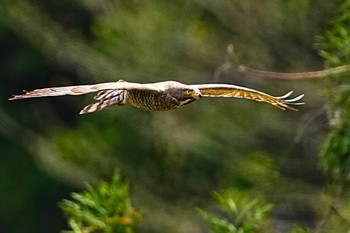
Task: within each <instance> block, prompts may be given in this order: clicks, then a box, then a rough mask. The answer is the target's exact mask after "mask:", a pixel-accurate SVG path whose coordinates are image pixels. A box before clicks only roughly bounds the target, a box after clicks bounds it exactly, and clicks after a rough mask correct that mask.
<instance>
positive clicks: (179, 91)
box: [169, 87, 202, 107]
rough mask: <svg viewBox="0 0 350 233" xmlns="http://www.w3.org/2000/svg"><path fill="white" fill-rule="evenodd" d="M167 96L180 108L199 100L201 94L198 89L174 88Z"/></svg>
mask: <svg viewBox="0 0 350 233" xmlns="http://www.w3.org/2000/svg"><path fill="white" fill-rule="evenodd" d="M169 94H170V95H171V96H172V97H173V98H175V99H177V100H178V101H179V102H180V105H179V107H180V106H183V105H186V104H189V103H191V102H193V101H195V100H198V99H200V98H201V96H202V94H201V92H200V91H199V89H198V88H187V87H186V88H174V89H171V90H169Z"/></svg>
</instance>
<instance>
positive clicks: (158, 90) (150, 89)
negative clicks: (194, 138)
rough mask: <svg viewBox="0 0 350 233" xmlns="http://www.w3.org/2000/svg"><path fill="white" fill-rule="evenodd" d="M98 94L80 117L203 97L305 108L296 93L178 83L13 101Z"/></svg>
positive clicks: (91, 88)
mask: <svg viewBox="0 0 350 233" xmlns="http://www.w3.org/2000/svg"><path fill="white" fill-rule="evenodd" d="M97 91H99V92H98V94H97V95H96V96H95V99H96V100H97V101H98V102H96V103H93V104H90V105H88V106H86V107H85V108H84V109H83V110H81V112H80V114H85V113H90V112H96V111H100V110H102V109H105V108H107V107H110V106H114V105H118V106H122V105H128V104H129V105H132V106H134V107H137V108H140V109H143V110H150V111H166V110H171V109H175V108H179V107H181V106H183V105H185V104H188V103H191V102H193V101H195V100H197V99H200V98H201V97H234V98H244V99H251V100H255V101H261V102H267V103H269V104H272V105H274V106H275V107H278V108H280V109H283V110H286V109H291V110H296V109H295V108H293V107H292V106H291V105H302V104H304V103H300V102H298V101H299V100H300V99H302V98H303V96H304V95H299V96H297V97H295V98H293V99H287V98H288V97H289V96H290V95H291V94H292V93H293V92H292V91H291V92H288V93H287V94H285V95H284V96H280V97H274V96H271V95H268V94H266V93H263V92H259V91H256V90H254V89H249V88H245V87H240V86H236V85H229V84H198V85H186V84H183V83H179V82H175V81H165V82H157V83H145V84H140V83H129V82H125V81H123V80H119V81H118V82H109V83H100V84H94V85H79V86H66V87H49V88H43V89H36V90H34V91H29V92H26V93H25V94H22V95H14V97H13V98H11V99H10V100H18V99H26V98H35V97H45V96H62V95H83V94H87V93H90V92H97ZM296 111H297V110H296Z"/></svg>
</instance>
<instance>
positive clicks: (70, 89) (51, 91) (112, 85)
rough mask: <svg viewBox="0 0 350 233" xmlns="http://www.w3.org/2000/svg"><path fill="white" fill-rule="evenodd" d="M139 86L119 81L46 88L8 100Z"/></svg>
mask: <svg viewBox="0 0 350 233" xmlns="http://www.w3.org/2000/svg"><path fill="white" fill-rule="evenodd" d="M140 85H141V84H138V83H129V82H125V81H123V80H120V81H118V82H108V83H99V84H92V85H78V86H65V87H48V88H42V89H35V90H33V91H24V92H25V93H24V94H22V95H14V96H13V97H12V98H10V100H19V99H27V98H36V97H48V96H62V95H84V94H87V93H91V92H97V91H101V90H110V89H130V88H139V86H140Z"/></svg>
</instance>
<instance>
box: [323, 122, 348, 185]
mask: <svg viewBox="0 0 350 233" xmlns="http://www.w3.org/2000/svg"><path fill="white" fill-rule="evenodd" d="M321 156H322V158H323V159H322V165H323V167H324V169H325V171H326V172H327V173H328V176H329V177H330V178H333V179H335V180H337V181H339V180H343V181H344V180H348V179H349V178H350V121H349V120H348V121H344V122H343V123H342V124H340V125H339V126H338V127H337V128H336V129H334V130H333V131H332V132H331V134H330V135H329V136H328V138H327V140H326V142H325V143H324V145H323V150H322V151H321Z"/></svg>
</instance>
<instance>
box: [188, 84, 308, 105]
mask: <svg viewBox="0 0 350 233" xmlns="http://www.w3.org/2000/svg"><path fill="white" fill-rule="evenodd" d="M190 86H191V87H194V88H198V89H199V90H200V92H201V94H202V97H233V98H244V99H251V100H255V101H260V102H266V103H269V104H272V105H273V106H275V107H278V108H280V109H283V110H286V109H291V110H294V111H298V110H297V109H295V108H293V107H291V106H290V105H302V104H304V103H301V102H298V101H299V100H300V99H302V98H303V97H304V95H303V94H302V95H299V96H297V97H295V98H293V99H287V98H288V97H289V96H290V95H291V94H292V93H293V91H290V92H288V93H287V94H285V95H283V96H279V97H275V96H271V95H269V94H266V93H264V92H260V91H257V90H254V89H250V88H246V87H240V86H236V85H229V84H199V85H190Z"/></svg>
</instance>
